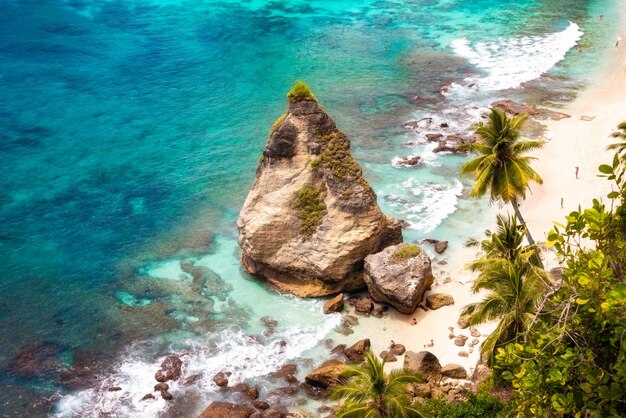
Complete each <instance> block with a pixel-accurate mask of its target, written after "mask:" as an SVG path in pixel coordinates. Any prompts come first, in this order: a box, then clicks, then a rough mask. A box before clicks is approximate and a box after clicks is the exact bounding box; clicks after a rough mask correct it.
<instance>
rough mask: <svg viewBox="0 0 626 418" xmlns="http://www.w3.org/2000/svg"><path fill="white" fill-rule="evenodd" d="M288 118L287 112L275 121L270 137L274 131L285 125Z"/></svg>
mask: <svg viewBox="0 0 626 418" xmlns="http://www.w3.org/2000/svg"><path fill="white" fill-rule="evenodd" d="M286 117H287V113H286V112H285V113H283V114H282V115H281V116H280V117H279V118H278V119H276V120H275V121H274V123H273V124H272V127H271V128H270V135H272V134H273V133H274V131H275V130H276V129H278V127H279V126H280V124H281V123H283V121H284V120H285V118H286Z"/></svg>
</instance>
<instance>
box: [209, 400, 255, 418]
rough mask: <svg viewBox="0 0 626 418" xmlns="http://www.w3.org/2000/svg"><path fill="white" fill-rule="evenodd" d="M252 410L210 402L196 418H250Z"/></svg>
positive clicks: (225, 403)
mask: <svg viewBox="0 0 626 418" xmlns="http://www.w3.org/2000/svg"><path fill="white" fill-rule="evenodd" d="M254 412H255V411H254V409H252V408H250V407H247V406H243V405H235V404H232V403H227V402H218V401H215V402H212V403H211V404H210V405H209V406H208V407H207V408H206V409H205V410H204V412H202V413H201V414H200V416H199V417H198V418H223V417H224V418H225V417H228V418H250V416H252V414H254Z"/></svg>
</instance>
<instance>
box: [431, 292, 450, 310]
mask: <svg viewBox="0 0 626 418" xmlns="http://www.w3.org/2000/svg"><path fill="white" fill-rule="evenodd" d="M448 305H454V298H453V297H452V296H450V295H447V294H445V293H433V294H431V295H428V296H427V297H426V306H428V308H429V309H439V308H443V307H444V306H448Z"/></svg>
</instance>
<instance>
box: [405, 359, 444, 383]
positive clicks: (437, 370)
mask: <svg viewBox="0 0 626 418" xmlns="http://www.w3.org/2000/svg"><path fill="white" fill-rule="evenodd" d="M404 369H405V370H413V371H416V372H419V373H420V374H421V375H422V377H423V378H424V379H425V380H427V381H434V382H438V381H439V380H441V364H440V363H439V359H438V358H437V356H435V355H434V354H433V353H431V352H430V351H420V352H419V353H414V352H413V351H407V352H406V354H405V355H404Z"/></svg>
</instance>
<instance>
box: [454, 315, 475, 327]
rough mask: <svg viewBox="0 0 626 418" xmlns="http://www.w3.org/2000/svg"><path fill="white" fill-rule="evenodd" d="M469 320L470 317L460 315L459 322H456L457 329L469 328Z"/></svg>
mask: <svg viewBox="0 0 626 418" xmlns="http://www.w3.org/2000/svg"><path fill="white" fill-rule="evenodd" d="M470 318H471V315H469V314H467V315H461V316H459V320H458V321H457V322H456V323H457V325H458V326H459V328H461V329H465V328H467V327H469V326H470Z"/></svg>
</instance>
